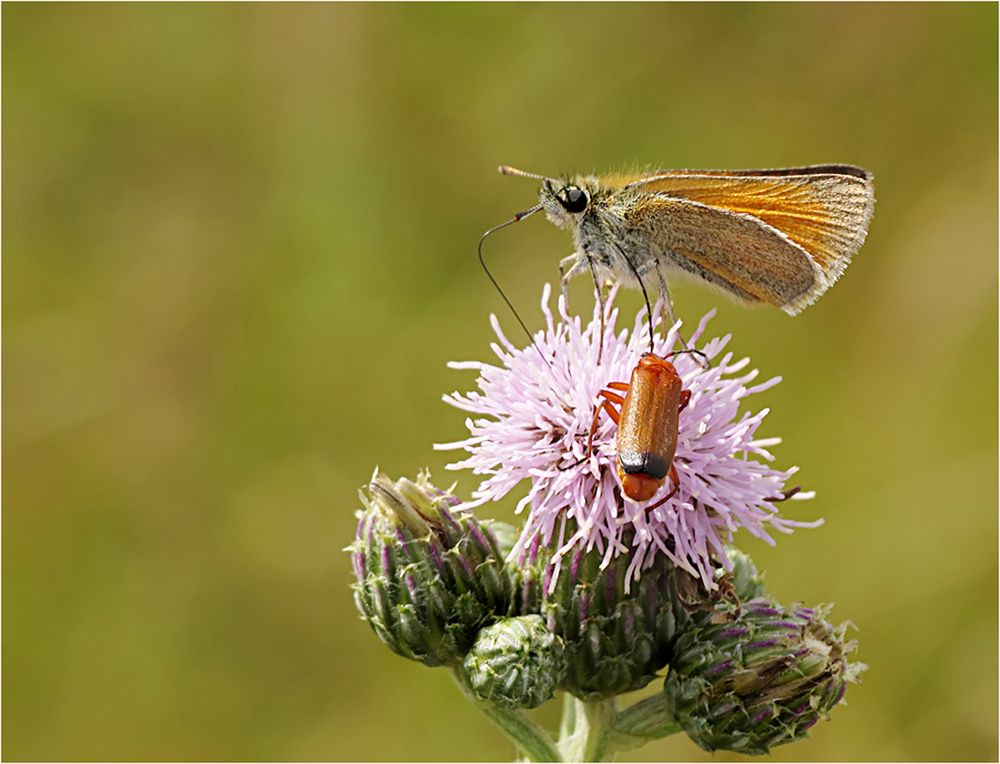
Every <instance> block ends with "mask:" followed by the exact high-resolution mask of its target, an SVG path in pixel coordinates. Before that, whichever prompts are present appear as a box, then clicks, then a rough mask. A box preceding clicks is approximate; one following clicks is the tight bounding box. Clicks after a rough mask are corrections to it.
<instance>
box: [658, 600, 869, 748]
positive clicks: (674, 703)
mask: <svg viewBox="0 0 1000 764" xmlns="http://www.w3.org/2000/svg"><path fill="white" fill-rule="evenodd" d="M828 610H829V608H828V607H820V608H817V609H816V610H810V609H808V608H802V607H796V608H781V607H780V606H778V605H775V604H773V603H771V602H769V601H768V600H766V599H754V600H750V601H749V602H745V603H743V604H742V605H741V607H740V609H739V612H738V614H734V615H733V617H732V619H730V620H725V621H722V622H715V623H713V622H711V621H713V620H716V619H700V620H699V621H698V622H697V623H695V624H692V625H691V626H690V627H689V629H688V630H687V631H685V632H684V633H683V634H682V635H681V636H680V637H679V638H678V640H677V644H676V646H675V652H674V657H673V661H672V662H671V665H670V673H669V674H668V675H667V679H666V682H665V683H664V687H663V691H664V693H665V695H666V698H667V705H668V707H669V711H670V714H671V715H672V716H673V717H674V719H675V720H676V721H677V723H679V724H680V725H681V727H682V728H683V729H684V730H685V731H686V732H687V733H688V735H690V736H691V738H692V739H693V740H694V741H695V742H696V743H697V744H698V745H700V746H701V747H702V748H704V749H705V750H707V751H714V750H716V749H723V750H729V751H737V752H739V753H744V754H764V753H767V752H768V750H769V749H770V748H771V747H773V746H776V745H780V744H782V743H789V742H792V741H793V740H797V739H799V738H801V737H802V736H804V735H805V733H806V731H807V730H808V729H809V728H810V727H812V726H813V725H814V724H815V723H816V722H817V721H819V719H820V718H821V717H825V716H826V715H827V714H828V713H829V711H830V709H832V708H833V706H835V705H836V704H837V703H839V702H840V700H841V698H843V696H844V692H845V689H846V683H847V682H848V681H855V680H856V678H857V675H858V674H859V673H860V672H861V671H863V670H864V669H865V668H867V667H866V666H865V665H864V664H861V663H853V664H852V663H848V662H847V659H846V655H847V654H848V653H850V652H851V651H852V650H854V649H855V647H856V646H857V645H856V643H855V642H853V641H846V640H845V638H844V635H845V632H846V630H847V628H848V626H849V624H843V625H841V626H839V627H837V628H834V627H832V626H830V624H829V623H827V622H826V621H825V620H824V617H825V616H826V614H827V612H828Z"/></svg>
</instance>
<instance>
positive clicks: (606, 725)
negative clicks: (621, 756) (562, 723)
mask: <svg viewBox="0 0 1000 764" xmlns="http://www.w3.org/2000/svg"><path fill="white" fill-rule="evenodd" d="M573 705H574V710H573V715H574V719H575V725H574V727H573V732H572V734H571V735H570V736H569V737H566V738H563V739H561V740H560V741H559V747H560V748H561V749H562V752H563V757H564V758H565V759H566V761H580V762H583V761H611V759H612V758H613V757H614V752H615V745H614V743H615V740H614V737H615V735H614V729H613V727H612V723H613V722H614V719H615V699H614V698H609V699H607V700H597V701H594V702H592V703H587V702H585V701H582V700H578V699H576V698H573ZM567 716H568V713H567V712H566V710H565V708H564V711H563V719H564V720H565V719H566V717H567Z"/></svg>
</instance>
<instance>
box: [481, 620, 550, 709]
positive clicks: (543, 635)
mask: <svg viewBox="0 0 1000 764" xmlns="http://www.w3.org/2000/svg"><path fill="white" fill-rule="evenodd" d="M463 668H464V671H465V676H466V681H467V682H468V684H469V687H470V688H471V689H472V691H473V693H474V694H475V695H476V697H478V698H479V699H480V700H485V701H488V702H490V703H495V704H497V705H500V706H507V707H510V708H535V707H536V706H539V705H541V704H542V703H544V702H545V701H546V700H548V699H549V698H551V697H552V695H553V694H554V693H555V691H556V687H558V686H559V682H560V681H561V680H562V678H563V674H564V673H565V672H566V658H565V655H564V650H563V642H562V640H561V639H559V637H557V636H556V635H555V634H553V633H552V632H551V631H549V629H548V628H547V627H546V625H545V620H544V619H543V618H542V617H541V616H539V615H525V616H516V617H513V618H503V619H501V620H499V621H497V622H496V623H494V624H493V625H492V626H487V627H486V628H484V629H482V630H481V631H480V632H479V635H478V636H477V637H476V641H475V644H473V646H472V649H471V650H470V651H469V653H468V654H467V655H466V656H465V662H464V664H463Z"/></svg>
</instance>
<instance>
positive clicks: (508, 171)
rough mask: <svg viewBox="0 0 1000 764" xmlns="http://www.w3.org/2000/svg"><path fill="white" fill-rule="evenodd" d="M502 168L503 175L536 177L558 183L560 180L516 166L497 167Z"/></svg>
mask: <svg viewBox="0 0 1000 764" xmlns="http://www.w3.org/2000/svg"><path fill="white" fill-rule="evenodd" d="M497 169H498V170H500V174H501V175H516V176H517V177H519V178H534V179H535V180H547V181H548V182H549V183H558V182H559V181H557V180H555V179H554V178H548V177H546V176H545V175H537V174H535V173H533V172H525V171H524V170H518V169H517V168H516V167H508V166H507V165H505V164H502V165H500V167H498V168H497Z"/></svg>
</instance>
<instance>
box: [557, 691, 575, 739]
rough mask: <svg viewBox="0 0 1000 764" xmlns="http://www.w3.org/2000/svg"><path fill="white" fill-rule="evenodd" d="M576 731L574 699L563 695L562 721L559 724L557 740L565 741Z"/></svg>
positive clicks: (566, 694) (565, 693) (566, 693)
mask: <svg viewBox="0 0 1000 764" xmlns="http://www.w3.org/2000/svg"><path fill="white" fill-rule="evenodd" d="M575 730H576V698H574V697H573V696H572V695H570V694H569V693H568V692H564V693H563V708H562V720H561V721H560V722H559V740H560V742H561V741H563V740H566V739H567V738H568V737H569V736H570V735H572V734H573V732H574V731H575Z"/></svg>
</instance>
